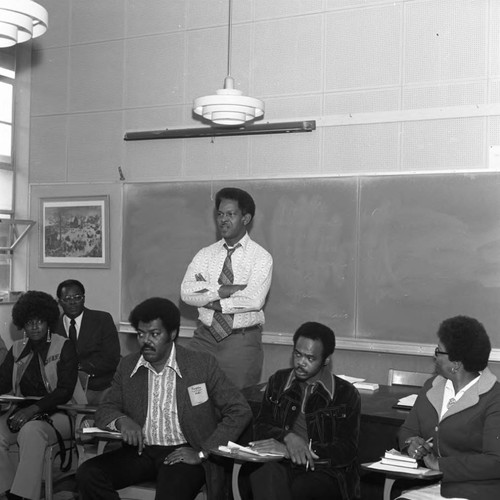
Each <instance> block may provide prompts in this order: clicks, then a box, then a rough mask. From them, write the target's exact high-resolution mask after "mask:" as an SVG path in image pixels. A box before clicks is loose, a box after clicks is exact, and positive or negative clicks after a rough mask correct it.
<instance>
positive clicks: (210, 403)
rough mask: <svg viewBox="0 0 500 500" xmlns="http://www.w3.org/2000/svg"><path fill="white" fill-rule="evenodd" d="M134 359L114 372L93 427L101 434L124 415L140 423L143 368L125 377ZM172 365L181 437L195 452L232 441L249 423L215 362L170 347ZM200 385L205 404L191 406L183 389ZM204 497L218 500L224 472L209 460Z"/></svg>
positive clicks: (144, 379) (144, 399)
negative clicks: (176, 369) (173, 357)
mask: <svg viewBox="0 0 500 500" xmlns="http://www.w3.org/2000/svg"><path fill="white" fill-rule="evenodd" d="M139 357H140V353H133V354H130V355H128V356H126V357H124V358H123V359H122V360H121V362H120V364H119V365H118V368H117V370H116V373H115V376H114V379H113V383H112V385H111V390H110V391H109V392H108V393H107V394H106V397H105V398H104V401H103V402H102V403H101V405H100V406H99V408H98V410H97V412H96V414H95V421H96V425H97V426H98V427H101V428H105V427H106V426H107V425H108V424H109V423H110V422H111V421H113V420H114V419H116V418H118V417H121V416H123V415H127V416H128V417H130V418H131V419H132V420H134V421H135V422H136V423H138V424H139V425H141V426H143V425H144V423H145V421H146V415H147V409H148V408H147V406H148V392H149V391H148V370H147V368H145V367H141V368H139V370H138V371H137V372H136V373H135V374H134V376H133V377H130V374H131V373H132V371H133V370H134V368H135V366H136V364H137V361H138V360H139ZM176 359H177V363H178V365H179V370H180V372H181V374H182V377H179V376H177V377H176V396H177V411H178V417H179V423H180V426H181V429H182V433H183V434H184V437H185V438H186V439H187V442H188V443H189V445H190V446H191V447H192V448H194V449H195V450H198V451H199V450H206V451H208V450H210V449H213V448H217V447H218V446H219V445H227V442H228V441H236V440H237V439H238V438H239V436H240V435H241V433H242V432H243V430H244V429H245V427H246V426H247V425H248V423H249V422H250V420H251V418H252V412H251V410H250V407H249V406H248V403H247V402H246V400H245V398H244V397H243V395H242V394H241V392H240V391H239V390H238V389H236V387H235V386H234V385H233V384H232V383H231V382H230V381H229V380H228V378H227V377H226V376H225V375H224V372H223V371H222V370H221V369H220V368H219V365H218V364H217V362H216V361H215V358H213V357H212V356H210V355H209V354H206V353H201V352H197V351H191V350H188V349H186V348H183V347H182V346H179V345H176ZM200 384H205V387H206V391H207V394H208V399H207V401H205V402H204V403H202V404H198V405H196V406H193V405H192V403H191V399H190V397H189V389H188V388H189V387H191V386H194V385H200ZM203 465H204V467H205V474H206V480H207V489H208V496H209V498H210V499H214V500H219V499H220V498H222V496H221V491H222V490H221V488H222V487H223V486H224V470H223V469H222V468H221V467H220V466H218V465H216V464H215V463H214V462H212V461H211V460H207V461H206V462H204V464H203Z"/></svg>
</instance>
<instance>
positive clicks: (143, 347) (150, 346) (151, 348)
mask: <svg viewBox="0 0 500 500" xmlns="http://www.w3.org/2000/svg"><path fill="white" fill-rule="evenodd" d="M146 349H148V350H149V351H154V352H156V349H155V348H154V347H153V346H152V345H148V344H144V345H143V346H142V347H141V354H142V353H143V352H144V351H145V350H146Z"/></svg>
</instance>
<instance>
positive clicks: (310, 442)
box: [306, 439, 312, 471]
mask: <svg viewBox="0 0 500 500" xmlns="http://www.w3.org/2000/svg"><path fill="white" fill-rule="evenodd" d="M309 451H312V439H309ZM308 470H309V459H307V461H306V471H308Z"/></svg>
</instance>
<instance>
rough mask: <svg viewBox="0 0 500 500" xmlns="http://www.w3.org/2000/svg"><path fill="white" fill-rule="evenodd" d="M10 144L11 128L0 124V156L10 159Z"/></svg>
mask: <svg viewBox="0 0 500 500" xmlns="http://www.w3.org/2000/svg"><path fill="white" fill-rule="evenodd" d="M11 144H12V126H11V125H6V124H5V123H0V156H3V157H7V158H10V157H11ZM9 161H10V160H9Z"/></svg>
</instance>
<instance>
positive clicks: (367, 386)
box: [353, 382, 379, 391]
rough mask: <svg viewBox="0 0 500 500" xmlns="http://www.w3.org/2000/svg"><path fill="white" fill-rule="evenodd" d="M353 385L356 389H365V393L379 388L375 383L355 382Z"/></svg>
mask: <svg viewBox="0 0 500 500" xmlns="http://www.w3.org/2000/svg"><path fill="white" fill-rule="evenodd" d="M353 385H354V387H356V389H364V390H365V391H376V390H377V389H378V388H379V385H378V384H377V383H375V382H355V383H354V384H353Z"/></svg>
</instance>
